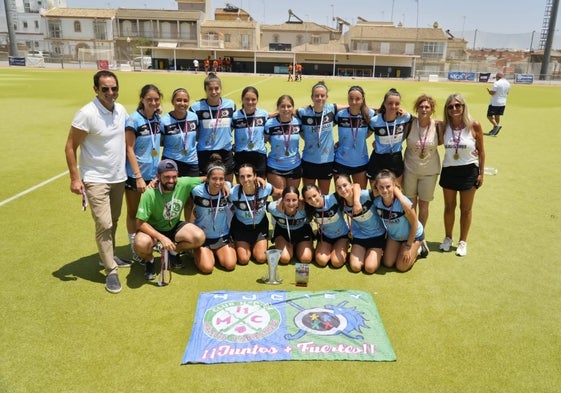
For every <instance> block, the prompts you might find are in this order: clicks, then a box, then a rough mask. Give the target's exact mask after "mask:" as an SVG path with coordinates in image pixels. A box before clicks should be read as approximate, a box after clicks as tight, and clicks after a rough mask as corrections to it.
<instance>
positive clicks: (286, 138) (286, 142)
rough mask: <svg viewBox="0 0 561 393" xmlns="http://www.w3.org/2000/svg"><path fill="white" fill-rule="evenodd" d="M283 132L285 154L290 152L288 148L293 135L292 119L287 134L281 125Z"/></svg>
mask: <svg viewBox="0 0 561 393" xmlns="http://www.w3.org/2000/svg"><path fill="white" fill-rule="evenodd" d="M280 127H281V131H282V139H283V140H284V148H285V150H284V151H285V152H288V148H289V146H290V136H291V135H292V119H290V124H289V126H288V133H285V131H284V126H283V125H282V124H281V125H280Z"/></svg>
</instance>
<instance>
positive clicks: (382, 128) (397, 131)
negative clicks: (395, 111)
mask: <svg viewBox="0 0 561 393" xmlns="http://www.w3.org/2000/svg"><path fill="white" fill-rule="evenodd" d="M410 123H411V115H410V114H409V113H408V114H406V115H405V116H398V117H397V118H396V119H395V120H394V121H390V122H386V120H384V114H383V113H379V114H377V115H376V116H374V117H373V118H372V119H370V128H371V129H372V130H373V131H374V138H375V141H376V146H375V148H374V151H375V152H376V154H390V153H399V152H401V149H402V147H403V140H404V138H405V131H406V130H407V128H408V127H409V126H410Z"/></svg>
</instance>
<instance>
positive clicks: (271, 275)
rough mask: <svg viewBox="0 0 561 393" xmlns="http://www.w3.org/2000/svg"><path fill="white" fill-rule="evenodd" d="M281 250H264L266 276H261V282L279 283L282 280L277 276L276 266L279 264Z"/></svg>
mask: <svg viewBox="0 0 561 393" xmlns="http://www.w3.org/2000/svg"><path fill="white" fill-rule="evenodd" d="M281 252H282V251H281V250H277V249H272V250H267V251H265V254H267V265H268V267H269V269H268V276H266V277H263V278H262V279H261V282H263V283H265V284H280V283H282V280H281V279H280V278H279V277H278V273H277V267H278V266H279V259H280V256H281Z"/></svg>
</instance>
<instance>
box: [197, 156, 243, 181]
mask: <svg viewBox="0 0 561 393" xmlns="http://www.w3.org/2000/svg"><path fill="white" fill-rule="evenodd" d="M214 153H217V154H220V157H222V164H223V165H224V167H225V168H226V175H230V174H232V173H234V153H232V150H200V151H197V156H198V158H199V168H200V175H201V176H206V170H207V167H208V165H209V164H210V156H211V155H213V154H214Z"/></svg>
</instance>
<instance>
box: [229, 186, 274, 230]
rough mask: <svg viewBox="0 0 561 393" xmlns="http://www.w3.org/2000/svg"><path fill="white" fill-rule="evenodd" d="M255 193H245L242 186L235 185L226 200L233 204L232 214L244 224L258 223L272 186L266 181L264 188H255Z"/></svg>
mask: <svg viewBox="0 0 561 393" xmlns="http://www.w3.org/2000/svg"><path fill="white" fill-rule="evenodd" d="M255 191H256V194H252V195H247V194H246V193H244V192H243V187H242V186H241V185H239V184H237V185H235V186H234V188H232V190H231V191H230V195H229V196H228V200H229V201H230V202H231V203H232V205H233V206H234V214H235V216H236V218H237V219H238V221H239V222H241V223H242V224H244V225H255V224H259V223H260V222H261V221H262V220H263V218H264V217H265V213H266V212H267V198H268V197H269V195H271V194H272V193H273V186H272V185H270V184H269V183H267V184H266V185H265V188H256V189H255Z"/></svg>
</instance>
